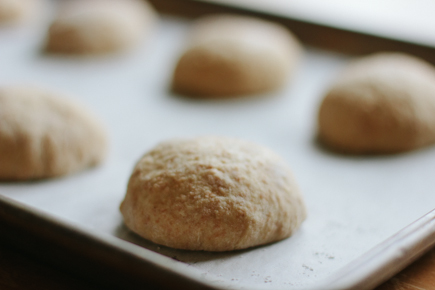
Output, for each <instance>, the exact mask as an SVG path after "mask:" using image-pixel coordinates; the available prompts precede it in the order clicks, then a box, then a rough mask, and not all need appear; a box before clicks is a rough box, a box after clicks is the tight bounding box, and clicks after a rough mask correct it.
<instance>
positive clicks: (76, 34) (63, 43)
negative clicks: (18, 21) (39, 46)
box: [46, 0, 156, 54]
mask: <svg viewBox="0 0 435 290" xmlns="http://www.w3.org/2000/svg"><path fill="white" fill-rule="evenodd" d="M155 20H156V15H155V13H154V11H153V9H152V8H151V7H150V6H149V5H148V4H147V3H146V2H145V1H142V0H68V1H67V2H65V3H63V4H62V5H61V7H60V10H59V13H58V15H57V18H56V19H55V20H54V22H53V23H52V24H51V26H50V29H49V32H48V41H47V46H46V49H47V51H49V52H56V53H71V54H100V53H108V52H115V51H120V50H125V49H127V48H129V47H131V46H133V45H135V44H137V43H138V42H139V41H140V40H142V39H143V37H144V36H146V35H147V34H149V32H150V31H151V28H152V27H153V24H154V22H155Z"/></svg>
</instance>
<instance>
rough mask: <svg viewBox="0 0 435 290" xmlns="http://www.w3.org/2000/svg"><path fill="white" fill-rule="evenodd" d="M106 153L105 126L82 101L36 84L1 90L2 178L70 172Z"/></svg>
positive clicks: (0, 156) (0, 152) (0, 144)
mask: <svg viewBox="0 0 435 290" xmlns="http://www.w3.org/2000/svg"><path fill="white" fill-rule="evenodd" d="M106 151H107V137H106V133H105V129H104V128H103V126H102V125H101V123H100V122H99V121H98V120H97V119H96V117H95V116H94V114H93V113H92V112H90V111H89V110H88V109H87V108H85V107H84V106H83V105H81V104H79V103H76V102H75V101H73V100H69V99H67V98H65V97H63V96H62V95H59V94H57V93H53V92H50V91H46V90H42V89H39V88H35V87H27V86H21V87H20V86H7V87H1V88H0V160H1V162H0V180H28V179H39V178H49V177H57V176H61V175H66V174H70V173H73V172H76V171H79V170H82V169H84V168H87V167H90V166H94V165H96V164H98V163H100V162H101V161H103V159H104V158H105V156H106Z"/></svg>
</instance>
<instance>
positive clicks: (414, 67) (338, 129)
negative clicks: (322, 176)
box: [318, 53, 435, 153]
mask: <svg viewBox="0 0 435 290" xmlns="http://www.w3.org/2000/svg"><path fill="white" fill-rule="evenodd" d="M318 128H319V130H318V132H319V137H320V140H321V141H323V143H325V144H326V145H327V146H329V147H331V148H333V149H336V150H338V151H343V152H349V153H396V152H401V151H407V150H413V149H416V148H419V147H422V146H426V145H428V144H431V143H433V142H435V70H434V68H433V67H432V66H431V65H430V64H428V63H426V62H425V61H423V60H421V59H418V58H416V57H413V56H409V55H405V54H399V53H381V54H376V55H372V56H368V57H365V58H362V59H360V60H357V61H355V62H353V63H352V64H350V65H349V67H347V68H346V69H345V70H344V71H343V73H342V74H341V76H340V77H339V78H338V80H337V81H336V83H335V84H334V85H333V86H332V87H331V89H330V90H329V92H328V93H327V95H326V97H325V98H324V100H323V102H322V104H321V106H320V111H319V116H318Z"/></svg>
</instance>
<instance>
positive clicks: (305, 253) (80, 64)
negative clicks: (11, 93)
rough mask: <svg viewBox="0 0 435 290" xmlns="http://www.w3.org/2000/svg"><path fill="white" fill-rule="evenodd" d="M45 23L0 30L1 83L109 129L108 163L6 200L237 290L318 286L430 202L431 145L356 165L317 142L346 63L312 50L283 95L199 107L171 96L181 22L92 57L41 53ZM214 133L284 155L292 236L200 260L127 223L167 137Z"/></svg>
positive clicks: (200, 255) (16, 188)
mask: <svg viewBox="0 0 435 290" xmlns="http://www.w3.org/2000/svg"><path fill="white" fill-rule="evenodd" d="M47 24H48V22H47V20H44V21H39V22H35V23H34V24H33V25H29V26H23V27H21V28H2V29H0V85H8V84H17V83H33V84H38V85H40V86H43V87H47V88H52V89H53V90H57V91H61V92H67V93H69V94H71V95H72V96H73V97H75V98H77V99H79V100H80V101H82V102H83V103H85V104H87V105H88V106H89V107H90V108H91V109H93V110H94V111H95V112H96V113H97V114H98V115H100V116H101V118H102V119H103V121H104V122H105V123H106V125H107V128H108V132H109V134H110V137H111V150H110V155H109V158H108V160H107V162H106V163H105V164H103V165H102V166H100V167H98V168H94V169H90V170H87V171H85V172H82V173H79V174H76V175H73V176H67V177H65V178H61V179H55V180H45V181H38V182H27V183H1V184H0V193H1V194H3V195H6V196H8V197H11V198H13V199H15V200H17V201H20V202H23V203H25V204H28V205H30V206H32V207H35V208H38V209H40V210H43V211H44V212H47V213H49V214H52V215H53V216H55V217H56V218H58V219H61V220H66V221H68V222H71V223H73V224H75V225H78V226H79V227H81V228H84V229H90V230H91V231H94V232H96V233H99V234H103V235H104V234H110V235H115V236H118V237H120V238H122V239H125V240H129V241H131V242H133V243H136V244H138V245H142V246H145V247H146V248H148V249H150V250H152V251H155V252H158V253H162V254H163V255H167V256H168V257H171V258H174V259H177V260H180V261H184V262H185V263H184V264H183V265H185V267H186V269H191V268H194V269H197V270H198V271H200V272H201V273H202V274H203V277H204V279H206V280H212V281H218V282H219V281H221V282H222V285H226V284H229V285H231V287H233V288H244V289H251V288H252V287H254V285H256V286H258V287H259V288H262V289H295V288H296V289H299V288H302V287H305V286H310V285H314V284H315V283H317V282H319V281H321V280H322V279H323V278H326V277H328V276H330V275H331V274H332V273H333V272H334V271H336V270H338V269H339V268H341V267H343V266H345V265H346V264H347V263H349V262H351V261H352V260H353V259H355V258H356V257H358V256H360V255H362V254H363V253H364V252H366V251H367V250H369V249H370V248H372V247H374V246H375V245H376V244H378V243H380V242H382V241H383V240H385V239H386V238H388V237H389V236H391V235H392V234H394V233H395V232H397V231H399V230H400V229H401V228H403V227H404V226H406V225H407V224H409V223H411V222H413V221H414V220H416V219H417V218H419V217H420V216H422V215H423V214H425V213H426V212H428V211H429V210H431V209H432V208H433V206H434V205H435V194H433V188H434V187H435V179H434V178H433V168H434V166H435V149H434V148H428V149H423V150H420V151H416V152H412V153H409V154H401V155H394V156H387V157H365V158H358V157H349V156H340V155H336V154H333V153H330V152H328V151H325V150H323V149H322V148H321V147H319V146H318V145H316V142H315V118H316V111H317V108H318V105H319V101H320V98H321V97H322V93H323V92H324V91H325V89H326V88H327V87H328V84H329V82H330V81H331V80H332V79H333V78H334V77H335V75H336V73H337V71H338V70H339V69H340V68H341V67H342V66H343V65H344V64H345V63H346V61H347V60H348V58H347V57H346V56H342V55H338V54H331V53H327V52H323V51H317V50H312V49H311V50H308V51H307V53H306V55H305V58H304V60H303V61H302V63H301V67H300V69H299V70H298V72H297V74H296V75H295V78H294V79H293V81H292V82H291V83H290V82H289V84H288V85H287V86H286V87H285V88H284V89H283V90H282V91H279V92H276V93H271V94H268V95H263V96H259V97H257V98H253V99H249V98H244V99H238V100H227V101H200V100H192V99H187V98H182V97H179V96H176V95H173V94H172V93H170V91H169V89H168V85H169V82H170V76H171V72H172V69H173V66H174V62H175V61H176V59H177V57H178V54H179V52H180V50H181V49H182V47H183V45H184V41H185V33H186V31H187V29H188V25H189V23H188V22H186V21H182V20H178V19H172V18H164V19H163V20H162V21H161V22H160V23H159V25H158V27H157V28H156V31H155V33H154V35H153V37H152V38H151V39H149V41H147V42H146V43H143V44H142V46H141V47H139V48H138V49H136V50H134V51H132V52H131V53H126V54H121V55H116V56H107V57H101V58H96V59H93V58H85V59H80V58H63V57H54V56H49V55H44V54H42V53H41V52H40V51H41V47H42V45H43V39H44V35H45V31H46V28H47ZM209 134H217V135H226V136H235V137H239V138H243V139H247V140H251V141H254V142H257V143H260V144H263V145H265V146H267V147H269V148H271V149H272V150H274V151H275V152H277V153H278V154H280V155H282V156H283V157H284V158H285V160H286V161H287V162H288V164H289V166H290V167H291V168H292V169H293V171H294V174H295V176H296V178H297V180H298V183H299V185H300V188H301V190H302V192H303V195H304V196H305V200H306V203H307V206H308V213H309V217H308V219H307V220H306V221H305V222H304V223H303V225H302V228H301V229H300V230H299V231H298V232H296V233H295V235H294V236H292V237H291V238H289V239H286V240H284V241H281V242H277V243H274V244H271V245H267V246H263V247H257V248H253V249H248V250H244V251H236V252H226V253H206V252H189V251H179V250H173V249H169V248H166V247H161V246H158V245H155V244H152V243H151V242H148V241H145V240H143V239H141V238H139V237H137V236H135V235H133V234H132V233H131V232H129V231H128V229H126V228H125V227H124V226H123V223H122V217H121V215H120V213H119V210H118V207H119V203H120V202H121V200H122V198H123V196H124V193H125V188H126V184H127V180H128V177H129V175H130V172H131V170H132V167H133V165H134V163H135V162H136V160H138V158H139V157H140V156H141V155H142V154H143V153H144V152H145V151H147V150H149V149H150V148H152V147H153V146H154V145H155V144H156V143H158V142H160V141H162V140H165V139H167V138H172V137H190V136H197V135H209ZM0 162H1V160H0Z"/></svg>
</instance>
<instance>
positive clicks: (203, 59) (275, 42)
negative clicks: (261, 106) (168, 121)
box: [172, 15, 302, 98]
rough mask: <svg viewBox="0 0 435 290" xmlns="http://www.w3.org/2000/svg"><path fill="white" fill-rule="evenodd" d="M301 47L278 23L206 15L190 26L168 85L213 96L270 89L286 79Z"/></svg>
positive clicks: (297, 60) (232, 16) (297, 58)
mask: <svg viewBox="0 0 435 290" xmlns="http://www.w3.org/2000/svg"><path fill="white" fill-rule="evenodd" d="M301 51H302V50H301V46H300V45H299V42H298V41H297V40H296V38H295V37H294V36H293V35H292V34H291V33H290V32H289V31H288V30H287V29H286V28H285V27H282V26H281V25H279V24H275V23H272V22H268V21H265V20H260V19H256V18H251V17H246V16H236V15H213V16H206V17H204V18H201V19H200V20H198V21H197V22H196V23H195V24H194V25H193V28H192V32H191V37H190V43H189V46H188V48H187V49H186V51H185V52H184V53H183V54H182V56H181V57H180V59H179V60H178V63H177V65H176V68H175V71H174V74H173V80H172V88H173V90H174V91H176V92H178V93H181V94H185V95H190V96H197V97H216V98H218V97H231V96H238V95H246V94H257V93H263V92H267V91H272V90H276V89H277V88H279V87H281V86H283V85H284V84H285V83H286V81H288V80H289V78H290V76H291V74H292V73H293V71H294V70H295V67H296V65H297V63H298V62H299V58H300V57H301Z"/></svg>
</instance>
